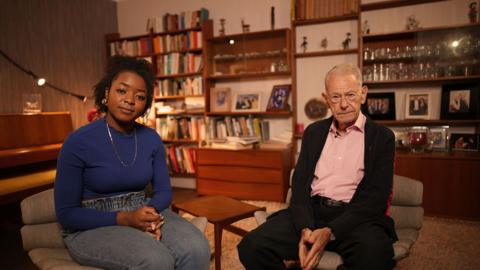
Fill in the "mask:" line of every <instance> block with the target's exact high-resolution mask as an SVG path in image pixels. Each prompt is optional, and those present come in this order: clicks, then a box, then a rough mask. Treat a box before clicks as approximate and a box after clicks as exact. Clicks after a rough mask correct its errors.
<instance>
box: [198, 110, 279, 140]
mask: <svg viewBox="0 0 480 270" xmlns="http://www.w3.org/2000/svg"><path fill="white" fill-rule="evenodd" d="M207 123H208V138H209V139H211V140H222V139H225V140H226V139H227V137H245V136H258V137H260V141H262V142H264V141H268V140H269V139H270V123H269V122H268V121H266V120H262V119H260V118H256V117H255V118H253V117H244V116H241V117H231V116H226V117H224V118H220V117H208V119H207Z"/></svg>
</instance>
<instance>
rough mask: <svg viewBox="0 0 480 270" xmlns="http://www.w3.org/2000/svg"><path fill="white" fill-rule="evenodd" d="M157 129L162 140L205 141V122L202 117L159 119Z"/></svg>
mask: <svg viewBox="0 0 480 270" xmlns="http://www.w3.org/2000/svg"><path fill="white" fill-rule="evenodd" d="M155 128H156V130H157V133H158V134H159V135H160V137H161V138H162V140H166V141H168V140H192V141H205V120H204V118H203V117H201V116H192V117H185V116H182V117H175V116H168V117H161V118H157V119H156V127H155Z"/></svg>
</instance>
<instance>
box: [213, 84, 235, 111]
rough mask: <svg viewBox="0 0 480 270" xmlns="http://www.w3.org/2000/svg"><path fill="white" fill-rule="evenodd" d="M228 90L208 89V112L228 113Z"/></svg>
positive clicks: (230, 106)
mask: <svg viewBox="0 0 480 270" xmlns="http://www.w3.org/2000/svg"><path fill="white" fill-rule="evenodd" d="M231 104H232V97H231V91H230V88H228V87H226V88H211V89H210V112H230V110H231V108H232V105H231Z"/></svg>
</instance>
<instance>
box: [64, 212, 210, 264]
mask: <svg viewBox="0 0 480 270" xmlns="http://www.w3.org/2000/svg"><path fill="white" fill-rule="evenodd" d="M161 214H162V215H163V216H164V218H165V224H164V225H163V226H162V228H161V232H162V238H161V239H160V241H157V240H155V239H154V238H152V237H151V236H149V235H147V234H146V233H145V232H143V231H140V230H138V229H136V228H133V227H128V226H107V227H99V228H95V229H91V230H86V231H79V232H75V233H71V234H67V235H66V236H65V237H64V242H65V245H66V246H67V248H68V251H69V252H70V255H71V256H72V257H73V258H74V259H75V260H76V261H77V262H79V263H80V264H82V265H88V266H94V267H98V268H104V269H152V270H153V269H155V270H161V269H178V270H194V269H195V270H196V269H199V270H202V269H204V270H206V269H208V268H209V264H210V246H209V244H208V241H207V239H206V238H205V235H204V234H203V233H202V232H201V231H200V230H198V229H197V228H196V227H195V226H194V225H193V224H191V223H190V222H188V221H186V220H185V219H183V218H182V217H180V216H178V215H177V214H176V213H174V212H172V211H171V210H170V209H165V210H164V211H162V212H161Z"/></svg>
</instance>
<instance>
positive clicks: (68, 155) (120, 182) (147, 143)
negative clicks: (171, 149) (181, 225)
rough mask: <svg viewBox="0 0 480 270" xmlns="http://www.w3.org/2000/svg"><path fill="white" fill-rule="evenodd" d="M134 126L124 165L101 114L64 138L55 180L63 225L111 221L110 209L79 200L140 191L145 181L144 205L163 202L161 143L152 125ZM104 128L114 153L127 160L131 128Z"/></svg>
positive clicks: (167, 197)
mask: <svg viewBox="0 0 480 270" xmlns="http://www.w3.org/2000/svg"><path fill="white" fill-rule="evenodd" d="M136 130H137V144H138V146H137V158H136V161H135V163H134V164H133V165H131V166H129V167H124V166H123V165H122V164H121V163H120V161H119V159H118V157H117V156H116V155H115V152H114V150H113V146H112V143H111V142H110V139H109V137H108V133H107V128H106V122H105V119H100V120H97V121H94V122H92V123H90V124H88V125H86V126H83V127H81V128H79V129H78V130H76V131H75V132H73V133H72V134H70V135H69V136H68V137H67V139H66V140H65V142H64V144H63V146H62V149H61V151H60V154H59V156H58V161H57V176H56V180H55V210H56V213H57V219H58V221H59V223H60V224H61V225H62V226H63V228H66V229H75V230H87V229H92V228H97V227H101V226H110V225H115V224H116V213H115V212H103V211H97V210H94V209H87V208H82V207H81V201H82V200H85V199H92V198H99V197H109V196H113V195H118V194H122V193H128V192H133V191H141V190H143V189H144V188H145V186H146V185H147V184H148V183H149V182H150V181H151V182H152V187H153V197H152V199H151V200H150V202H149V205H151V206H153V207H155V209H157V211H158V212H160V211H162V210H164V209H165V208H167V207H168V206H169V204H170V202H171V199H172V189H171V186H170V178H169V175H168V169H167V165H166V160H165V149H164V146H163V143H162V141H161V139H160V137H159V136H158V134H157V133H156V132H155V131H154V130H153V129H150V128H148V127H145V126H142V125H140V124H137V125H136ZM110 132H111V134H112V138H113V142H114V143H115V146H116V148H117V151H118V152H119V155H120V157H121V158H122V160H123V162H124V163H127V164H129V163H130V162H131V161H132V160H133V157H134V153H135V140H134V133H133V132H132V133H131V134H122V133H120V132H118V131H116V130H115V129H113V128H112V127H110Z"/></svg>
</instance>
